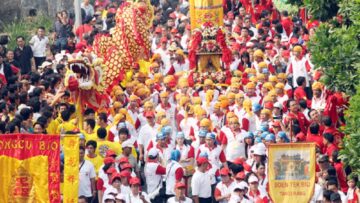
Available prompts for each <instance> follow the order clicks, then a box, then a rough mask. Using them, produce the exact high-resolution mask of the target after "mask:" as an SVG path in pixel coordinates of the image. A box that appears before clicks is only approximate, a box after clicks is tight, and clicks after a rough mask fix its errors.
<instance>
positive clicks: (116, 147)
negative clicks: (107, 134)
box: [95, 140, 122, 157]
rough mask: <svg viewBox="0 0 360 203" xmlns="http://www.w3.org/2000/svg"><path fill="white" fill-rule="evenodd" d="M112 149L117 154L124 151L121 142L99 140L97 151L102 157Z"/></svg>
mask: <svg viewBox="0 0 360 203" xmlns="http://www.w3.org/2000/svg"><path fill="white" fill-rule="evenodd" d="M109 149H111V150H112V151H114V152H115V153H116V155H120V154H121V153H122V148H121V145H120V143H116V142H110V141H107V140H97V147H96V151H95V153H96V154H97V155H100V156H101V157H105V156H106V151H107V150H109Z"/></svg>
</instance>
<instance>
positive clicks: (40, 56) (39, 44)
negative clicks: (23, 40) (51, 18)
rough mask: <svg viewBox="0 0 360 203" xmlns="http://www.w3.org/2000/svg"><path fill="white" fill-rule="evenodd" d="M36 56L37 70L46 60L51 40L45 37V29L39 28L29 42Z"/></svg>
mask: <svg viewBox="0 0 360 203" xmlns="http://www.w3.org/2000/svg"><path fill="white" fill-rule="evenodd" d="M29 44H30V46H31V49H32V52H33V54H34V60H35V68H36V69H37V68H38V67H39V66H40V65H42V63H43V62H44V61H45V59H46V51H47V49H48V47H49V39H48V37H47V36H45V28H44V27H38V29H37V34H36V35H34V36H33V37H32V38H31V40H30V42H29Z"/></svg>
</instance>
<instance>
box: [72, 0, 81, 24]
mask: <svg viewBox="0 0 360 203" xmlns="http://www.w3.org/2000/svg"><path fill="white" fill-rule="evenodd" d="M74 11H75V25H74V28H75V30H76V29H77V28H78V27H79V26H80V25H81V22H82V19H81V0H74Z"/></svg>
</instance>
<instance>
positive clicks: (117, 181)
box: [102, 173, 121, 203]
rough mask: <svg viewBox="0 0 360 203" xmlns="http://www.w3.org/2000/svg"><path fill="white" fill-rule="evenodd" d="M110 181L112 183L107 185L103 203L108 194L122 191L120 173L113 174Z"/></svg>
mask: <svg viewBox="0 0 360 203" xmlns="http://www.w3.org/2000/svg"><path fill="white" fill-rule="evenodd" d="M110 183H111V185H109V187H107V188H106V190H105V191H104V197H103V199H102V203H105V200H106V197H107V196H109V195H117V194H119V193H120V186H121V176H120V173H114V174H112V176H111V180H110Z"/></svg>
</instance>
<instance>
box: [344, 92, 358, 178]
mask: <svg viewBox="0 0 360 203" xmlns="http://www.w3.org/2000/svg"><path fill="white" fill-rule="evenodd" d="M359 123H360V85H358V86H357V93H356V95H354V96H352V97H351V99H350V107H349V109H348V110H347V111H346V128H345V133H346V137H345V138H344V146H343V149H342V150H341V151H340V158H341V159H342V161H343V162H344V163H345V164H346V165H347V166H350V168H351V169H352V172H353V173H354V174H355V175H356V176H358V177H360V161H359V158H360V128H359Z"/></svg>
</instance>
